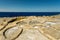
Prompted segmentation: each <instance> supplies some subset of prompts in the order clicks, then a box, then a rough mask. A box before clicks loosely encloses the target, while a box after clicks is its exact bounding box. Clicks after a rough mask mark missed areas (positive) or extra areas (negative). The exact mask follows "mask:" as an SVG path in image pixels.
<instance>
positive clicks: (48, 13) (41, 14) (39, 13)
mask: <svg viewBox="0 0 60 40" xmlns="http://www.w3.org/2000/svg"><path fill="white" fill-rule="evenodd" d="M58 14H60V12H0V17H16V16H52V15H58Z"/></svg>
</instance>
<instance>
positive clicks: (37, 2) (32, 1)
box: [0, 0, 60, 12]
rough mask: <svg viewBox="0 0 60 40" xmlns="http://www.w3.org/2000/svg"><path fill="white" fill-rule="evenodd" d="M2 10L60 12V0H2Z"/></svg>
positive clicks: (0, 1)
mask: <svg viewBox="0 0 60 40" xmlns="http://www.w3.org/2000/svg"><path fill="white" fill-rule="evenodd" d="M0 12H60V0H0Z"/></svg>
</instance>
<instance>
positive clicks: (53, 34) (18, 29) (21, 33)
mask: <svg viewBox="0 0 60 40" xmlns="http://www.w3.org/2000/svg"><path fill="white" fill-rule="evenodd" d="M0 40H60V15H54V16H20V17H3V18H0Z"/></svg>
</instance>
